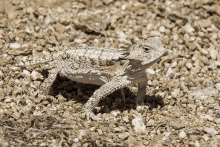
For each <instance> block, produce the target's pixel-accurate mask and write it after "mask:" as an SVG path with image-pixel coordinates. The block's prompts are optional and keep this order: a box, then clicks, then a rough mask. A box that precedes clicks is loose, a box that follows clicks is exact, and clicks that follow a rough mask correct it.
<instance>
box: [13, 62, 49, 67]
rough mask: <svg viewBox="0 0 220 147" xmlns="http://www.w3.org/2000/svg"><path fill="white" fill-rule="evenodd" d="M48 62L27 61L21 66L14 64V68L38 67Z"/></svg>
mask: <svg viewBox="0 0 220 147" xmlns="http://www.w3.org/2000/svg"><path fill="white" fill-rule="evenodd" d="M48 63H49V61H48V60H40V61H39V60H36V61H29V62H26V63H25V64H23V65H21V64H15V66H19V67H27V66H34V65H39V64H48Z"/></svg>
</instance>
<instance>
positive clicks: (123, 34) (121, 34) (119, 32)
mask: <svg viewBox="0 0 220 147" xmlns="http://www.w3.org/2000/svg"><path fill="white" fill-rule="evenodd" d="M116 33H117V34H118V36H119V38H120V39H125V38H126V35H125V33H124V32H122V31H116Z"/></svg>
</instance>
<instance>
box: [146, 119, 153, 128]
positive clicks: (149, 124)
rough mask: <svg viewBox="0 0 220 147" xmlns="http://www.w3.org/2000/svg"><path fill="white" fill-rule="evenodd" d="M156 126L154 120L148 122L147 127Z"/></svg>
mask: <svg viewBox="0 0 220 147" xmlns="http://www.w3.org/2000/svg"><path fill="white" fill-rule="evenodd" d="M153 125H154V120H153V119H150V120H149V121H148V122H147V125H146V126H147V127H152V126H153Z"/></svg>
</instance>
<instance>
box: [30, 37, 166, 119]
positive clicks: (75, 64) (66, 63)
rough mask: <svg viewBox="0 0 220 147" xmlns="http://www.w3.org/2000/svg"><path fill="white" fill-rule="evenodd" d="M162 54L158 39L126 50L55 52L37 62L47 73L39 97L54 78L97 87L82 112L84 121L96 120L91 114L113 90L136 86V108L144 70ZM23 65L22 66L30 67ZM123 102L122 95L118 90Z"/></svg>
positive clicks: (140, 99)
mask: <svg viewBox="0 0 220 147" xmlns="http://www.w3.org/2000/svg"><path fill="white" fill-rule="evenodd" d="M165 52H166V50H165V48H164V47H163V44H162V43H161V41H160V39H159V38H157V37H150V38H148V39H147V40H142V41H140V42H139V43H137V44H133V45H131V47H129V48H128V49H114V48H106V47H78V48H71V49H68V50H65V51H58V52H57V53H55V54H54V55H53V57H52V58H51V60H50V61H46V60H38V61H36V62H32V63H31V64H41V65H42V67H43V69H47V70H48V71H49V75H48V78H46V79H45V81H44V83H43V84H41V87H40V90H39V91H40V94H45V95H47V94H48V92H49V89H50V87H51V85H52V84H53V82H54V81H55V79H56V77H57V74H60V76H66V77H67V78H69V79H70V80H73V81H78V82H82V83H87V84H95V85H100V86H101V87H100V88H99V89H97V90H96V91H95V92H94V93H93V95H92V96H91V97H90V98H89V100H88V102H87V103H86V104H85V107H84V110H83V112H85V114H86V115H87V118H92V119H96V118H97V117H96V116H95V114H94V113H93V109H94V107H96V106H97V105H98V103H99V101H100V100H101V99H102V98H104V97H106V96H107V95H109V94H110V93H112V92H114V91H115V90H117V89H123V88H124V87H127V86H129V85H131V84H135V83H137V84H138V92H137V98H136V105H137V106H138V105H140V104H141V103H142V102H143V97H144V96H145V94H146V84H147V75H146V73H145V70H146V69H147V68H149V67H150V66H151V65H153V64H154V63H156V62H157V61H158V60H159V59H160V57H161V56H162V55H163V54H164V53H165ZM31 64H26V65H31ZM122 95H123V98H124V92H123V90H122Z"/></svg>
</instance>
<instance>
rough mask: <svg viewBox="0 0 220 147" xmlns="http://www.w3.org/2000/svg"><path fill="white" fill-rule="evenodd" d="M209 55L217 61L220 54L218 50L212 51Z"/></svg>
mask: <svg viewBox="0 0 220 147" xmlns="http://www.w3.org/2000/svg"><path fill="white" fill-rule="evenodd" d="M209 53H210V56H211V58H212V59H214V60H215V59H216V58H217V54H218V51H217V50H210V51H209Z"/></svg>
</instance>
